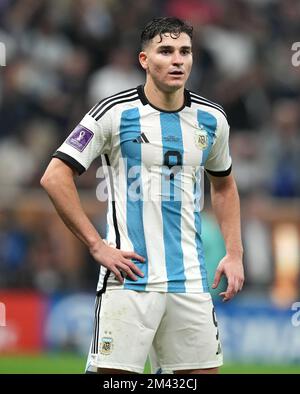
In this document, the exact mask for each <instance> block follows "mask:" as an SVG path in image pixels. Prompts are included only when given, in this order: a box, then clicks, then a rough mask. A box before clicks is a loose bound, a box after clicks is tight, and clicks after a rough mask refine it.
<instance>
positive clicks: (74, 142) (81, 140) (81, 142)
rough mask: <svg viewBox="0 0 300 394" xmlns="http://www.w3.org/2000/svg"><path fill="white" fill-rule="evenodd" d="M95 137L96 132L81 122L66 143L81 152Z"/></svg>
mask: <svg viewBox="0 0 300 394" xmlns="http://www.w3.org/2000/svg"><path fill="white" fill-rule="evenodd" d="M93 137H94V133H93V132H92V131H91V130H89V129H87V128H86V127H84V126H82V125H80V124H79V125H78V126H77V127H76V128H75V129H74V130H73V132H72V133H71V134H70V136H69V137H68V139H67V140H66V143H67V144H68V145H71V146H72V147H73V148H75V149H77V150H78V151H79V152H82V151H84V149H85V148H86V147H87V146H88V144H89V142H90V141H91V139H92V138H93Z"/></svg>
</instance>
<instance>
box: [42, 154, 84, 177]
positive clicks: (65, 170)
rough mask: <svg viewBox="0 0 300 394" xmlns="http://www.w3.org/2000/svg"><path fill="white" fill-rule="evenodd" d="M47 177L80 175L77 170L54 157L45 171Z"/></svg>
mask: <svg viewBox="0 0 300 394" xmlns="http://www.w3.org/2000/svg"><path fill="white" fill-rule="evenodd" d="M45 175H46V176H50V175H55V176H59V175H61V176H72V177H74V176H76V175H78V173H77V171H76V169H75V168H74V167H72V166H71V165H70V164H69V163H67V162H65V161H63V160H61V159H59V158H56V157H53V158H52V159H51V160H50V163H49V165H48V167H47V169H46V171H45Z"/></svg>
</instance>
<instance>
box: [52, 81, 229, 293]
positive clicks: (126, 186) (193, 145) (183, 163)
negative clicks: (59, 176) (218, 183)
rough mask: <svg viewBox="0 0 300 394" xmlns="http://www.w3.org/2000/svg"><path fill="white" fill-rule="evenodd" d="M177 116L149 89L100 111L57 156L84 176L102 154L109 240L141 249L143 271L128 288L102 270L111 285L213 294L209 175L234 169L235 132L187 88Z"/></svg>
mask: <svg viewBox="0 0 300 394" xmlns="http://www.w3.org/2000/svg"><path fill="white" fill-rule="evenodd" d="M184 95H185V100H184V105H183V106H182V108H180V109H179V110H178V111H176V112H168V111H163V110H160V109H159V108H156V107H154V106H153V105H151V103H149V102H148V100H147V98H146V96H145V94H144V90H143V87H142V86H139V87H138V88H136V89H131V90H128V91H125V92H121V93H119V94H116V95H114V96H111V97H109V98H107V99H104V100H102V101H101V102H100V103H98V104H97V105H95V106H94V107H93V108H92V109H91V110H90V111H89V113H87V114H86V115H85V117H84V118H83V119H82V121H81V122H80V124H79V125H78V126H77V127H76V128H75V129H74V130H73V132H72V133H71V134H70V136H69V137H67V139H66V141H65V142H64V143H63V144H62V145H61V147H60V148H59V149H58V150H57V152H55V154H54V157H58V158H60V159H61V160H64V161H66V162H68V163H69V164H70V165H72V166H73V167H75V168H76V170H77V171H78V173H79V174H81V173H82V172H84V171H85V170H87V169H88V167H89V166H90V164H91V163H92V161H93V160H94V159H95V158H96V157H97V156H99V155H102V156H101V157H102V163H103V171H104V173H105V178H106V184H107V189H108V195H109V204H108V207H109V208H108V212H107V234H106V242H107V243H108V244H109V245H111V246H113V247H116V248H119V249H122V250H134V251H135V252H136V253H138V254H139V255H141V256H143V257H144V258H145V259H146V261H145V263H141V262H139V261H135V260H133V262H134V263H135V264H136V265H137V266H138V267H139V269H140V270H141V271H142V272H143V273H144V277H142V278H141V277H138V280H137V281H133V280H130V279H128V278H125V280H124V283H123V284H122V285H121V284H120V283H119V282H118V281H117V280H116V279H115V278H114V275H113V274H111V273H110V272H109V271H108V270H107V269H106V268H105V267H103V266H101V268H100V275H99V281H98V287H97V291H98V293H102V292H104V291H105V289H106V288H107V287H109V288H118V289H121V288H125V289H132V290H137V291H158V292H176V293H185V292H190V293H201V292H208V282H207V272H206V267H205V259H204V252H203V245H202V240H201V213H200V211H201V207H202V201H203V173H204V171H203V170H205V171H207V172H208V173H210V174H211V175H214V176H227V175H229V173H230V171H231V157H230V153H229V147H228V137H229V126H228V123H227V120H226V115H225V113H224V111H223V109H222V107H220V106H219V105H217V104H215V103H213V102H211V101H209V100H207V99H205V98H203V97H201V96H199V95H197V94H195V93H192V92H190V91H188V90H185V93H184Z"/></svg>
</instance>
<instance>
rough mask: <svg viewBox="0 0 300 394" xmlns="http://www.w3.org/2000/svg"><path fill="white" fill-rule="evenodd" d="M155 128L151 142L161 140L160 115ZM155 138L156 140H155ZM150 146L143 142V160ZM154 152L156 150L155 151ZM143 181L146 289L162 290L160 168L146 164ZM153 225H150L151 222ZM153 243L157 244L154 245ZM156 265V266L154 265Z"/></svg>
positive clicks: (164, 283) (164, 271) (164, 284)
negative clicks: (147, 168)
mask: <svg viewBox="0 0 300 394" xmlns="http://www.w3.org/2000/svg"><path fill="white" fill-rule="evenodd" d="M145 126H146V125H143V123H141V130H144V129H145ZM152 126H153V129H154V130H156V131H157V135H155V137H154V136H153V135H149V136H147V138H148V139H149V140H150V141H151V142H154V143H155V142H156V139H157V141H161V138H162V136H161V127H160V120H159V117H156V118H155V119H153V123H152ZM153 139H154V141H153ZM148 148H149V146H147V144H142V160H143V162H144V160H145V161H146V162H147V161H148V158H147V157H144V156H147V155H148V154H149V149H148ZM153 154H154V152H153ZM142 181H143V191H144V196H145V200H146V201H145V202H144V205H143V214H144V223H145V224H147V225H146V226H145V225H144V232H145V241H146V246H147V254H148V261H149V265H148V283H150V285H149V284H148V285H147V286H146V291H151V289H152V287H153V285H155V284H156V286H157V287H159V288H160V291H167V289H168V285H167V278H168V277H167V269H166V263H165V245H164V235H163V219H162V212H161V209H160V206H159V207H158V205H160V195H161V174H160V170H159V169H158V168H155V166H153V167H152V171H151V173H149V172H148V171H147V170H146V168H145V166H143V167H142ZM150 223H151V224H152V225H149V224H150ZM152 245H155V247H153V246H152ZM150 262H151V263H150ZM154 266H155V267H154Z"/></svg>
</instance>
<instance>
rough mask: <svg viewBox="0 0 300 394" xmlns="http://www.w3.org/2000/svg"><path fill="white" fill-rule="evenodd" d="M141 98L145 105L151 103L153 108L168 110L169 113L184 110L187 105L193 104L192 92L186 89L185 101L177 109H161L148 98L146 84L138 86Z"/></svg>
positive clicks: (160, 110) (162, 110) (161, 110)
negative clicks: (145, 89)
mask: <svg viewBox="0 0 300 394" xmlns="http://www.w3.org/2000/svg"><path fill="white" fill-rule="evenodd" d="M137 91H138V95H139V98H140V100H141V102H142V104H143V105H147V104H148V105H150V106H151V107H152V108H154V109H156V110H157V111H159V112H167V113H175V112H180V111H182V110H183V109H184V108H185V107H190V106H191V97H190V92H189V91H188V90H187V89H184V103H183V105H182V106H181V107H180V108H179V109H178V110H177V111H166V110H165V109H161V108H158V107H156V106H155V105H153V104H151V103H150V101H149V100H148V99H147V97H146V95H145V91H144V85H140V86H138V87H137Z"/></svg>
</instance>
